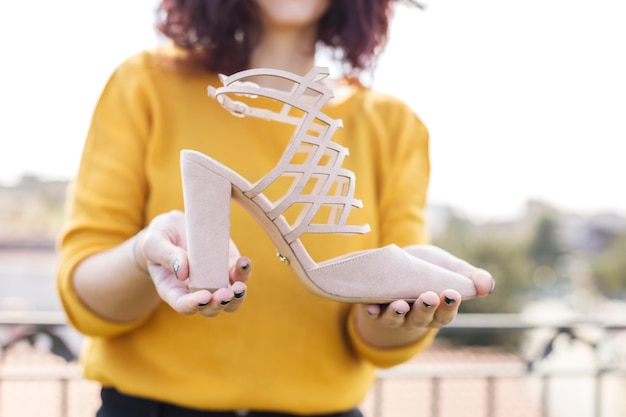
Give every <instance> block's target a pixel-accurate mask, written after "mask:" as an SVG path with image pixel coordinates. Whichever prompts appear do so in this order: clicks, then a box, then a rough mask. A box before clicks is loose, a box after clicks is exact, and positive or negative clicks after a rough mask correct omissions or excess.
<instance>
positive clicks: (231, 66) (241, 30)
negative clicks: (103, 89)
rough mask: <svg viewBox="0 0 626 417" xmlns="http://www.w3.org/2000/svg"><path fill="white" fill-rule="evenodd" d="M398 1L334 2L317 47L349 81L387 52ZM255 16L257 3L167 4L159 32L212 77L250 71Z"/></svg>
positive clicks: (257, 30) (176, 0)
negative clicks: (327, 52)
mask: <svg viewBox="0 0 626 417" xmlns="http://www.w3.org/2000/svg"><path fill="white" fill-rule="evenodd" d="M399 1H400V0H331V1H330V4H329V8H328V10H327V11H326V13H325V14H324V16H322V18H321V20H320V22H319V27H318V35H317V38H318V44H320V45H323V46H325V47H327V48H328V50H330V51H331V52H332V54H333V57H334V58H336V59H338V60H339V61H340V62H341V63H342V65H343V69H344V72H345V73H346V75H348V76H350V77H358V75H359V74H360V73H361V72H362V71H363V70H367V69H371V68H373V66H374V64H375V62H376V58H377V56H378V54H379V53H380V52H381V51H382V49H383V48H384V47H385V45H386V43H387V37H388V31H389V22H390V19H391V16H392V6H393V4H394V3H396V2H399ZM404 2H405V3H407V4H411V5H414V6H417V7H420V8H421V7H422V5H420V4H419V3H418V2H417V1H413V0H404ZM257 15H258V11H257V6H256V3H255V2H254V0H228V1H224V0H163V1H162V2H161V4H160V5H159V7H158V9H157V24H156V27H157V29H158V30H159V32H161V33H162V34H163V35H165V36H166V37H167V38H170V39H171V40H172V41H173V42H174V44H176V45H177V46H179V47H181V48H183V49H185V50H188V51H190V52H192V55H193V56H194V57H195V58H196V59H197V60H199V61H200V63H201V65H202V66H204V67H205V68H206V69H208V70H209V71H212V72H218V73H223V74H232V73H234V72H237V71H241V70H243V69H246V66H247V64H248V62H249V58H250V54H251V53H252V50H253V49H254V47H255V46H256V43H257V41H258V39H259V38H260V35H261V32H262V30H263V28H262V26H261V23H260V19H257V18H256V17H257Z"/></svg>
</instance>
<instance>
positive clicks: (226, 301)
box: [220, 299, 231, 306]
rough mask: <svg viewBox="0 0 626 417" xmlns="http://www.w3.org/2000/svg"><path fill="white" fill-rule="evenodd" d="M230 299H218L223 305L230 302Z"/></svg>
mask: <svg viewBox="0 0 626 417" xmlns="http://www.w3.org/2000/svg"><path fill="white" fill-rule="evenodd" d="M230 301H231V300H230V299H228V300H222V301H220V304H221V305H223V306H225V305H226V304H228V303H230Z"/></svg>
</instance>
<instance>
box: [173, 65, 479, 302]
mask: <svg viewBox="0 0 626 417" xmlns="http://www.w3.org/2000/svg"><path fill="white" fill-rule="evenodd" d="M328 74H329V72H328V69H326V68H321V67H314V68H313V69H311V71H310V72H309V73H308V74H307V75H306V76H304V77H301V76H297V75H294V74H291V73H288V72H285V71H279V70H274V69H255V70H246V71H242V72H239V73H236V74H234V75H231V76H220V79H221V81H222V83H223V87H220V88H217V89H216V88H213V87H209V89H208V93H209V96H211V97H213V98H215V99H216V100H217V101H218V102H219V103H220V104H221V105H222V106H223V107H224V108H226V109H227V110H229V111H230V112H231V113H233V114H234V115H235V116H238V117H246V116H252V117H257V118H261V119H266V120H275V121H279V122H282V123H287V124H291V125H293V126H295V127H296V130H295V132H294V134H293V136H292V137H291V139H290V141H289V144H288V145H287V148H286V149H285V152H284V153H283V156H282V158H281V160H280V162H279V163H278V164H277V165H276V166H275V167H274V168H273V169H272V170H271V171H270V172H269V173H268V174H267V175H266V176H265V177H263V178H262V179H261V180H259V181H258V182H256V183H255V184H251V183H249V182H248V181H247V180H246V179H244V178H243V177H241V176H240V175H239V174H238V173H236V172H234V171H233V170H231V169H230V168H228V167H226V166H224V165H222V164H220V163H219V162H217V161H215V160H213V159H212V158H210V157H208V156H206V155H204V154H202V153H200V152H196V151H192V150H183V151H182V152H181V170H182V176H183V191H184V200H185V213H186V217H187V240H188V254H189V263H190V286H191V288H192V289H199V288H204V289H208V290H211V291H213V290H215V289H217V288H221V287H226V286H228V284H229V282H228V247H229V236H230V231H229V230H230V200H231V198H233V199H234V200H235V201H237V203H239V204H240V205H241V206H243V207H244V208H245V209H246V210H247V211H248V212H249V214H250V215H251V216H252V217H253V218H254V219H255V220H256V221H257V222H258V223H259V224H260V225H261V226H263V228H264V230H265V231H266V233H267V234H268V235H269V237H270V238H271V239H272V241H273V242H274V244H275V245H276V248H277V256H278V258H279V259H280V261H282V262H283V263H284V264H285V265H288V266H289V267H291V268H292V270H293V272H294V273H295V275H296V276H297V277H298V279H299V281H300V282H301V283H302V284H303V285H304V286H305V287H306V288H308V289H309V290H310V291H311V292H313V293H314V294H316V295H319V296H321V297H325V298H328V299H331V300H335V301H341V302H347V303H380V304H382V303H389V302H391V301H393V300H397V299H404V300H407V301H414V300H415V299H417V298H418V297H419V295H420V294H422V293H423V292H425V291H429V290H430V291H435V292H437V293H439V292H441V291H442V290H444V289H449V288H450V289H455V290H457V291H459V293H460V294H461V296H462V297H463V298H470V297H473V296H475V295H476V288H475V286H474V284H473V282H472V281H471V280H470V279H469V278H465V277H462V276H460V275H458V274H456V273H454V272H451V271H448V270H446V269H444V268H440V267H438V266H435V265H433V264H429V263H427V262H425V261H423V260H421V259H419V258H416V257H414V256H411V255H410V254H409V253H408V252H406V251H405V250H403V249H401V248H400V247H398V246H396V245H388V246H385V247H383V248H380V249H373V250H366V251H359V252H354V253H350V254H347V255H344V256H341V257H338V258H334V259H330V260H327V261H324V262H320V263H316V262H315V261H314V260H313V259H312V258H311V257H310V256H309V254H308V252H307V250H306V249H305V248H304V246H303V245H302V243H301V242H300V240H299V237H300V236H301V235H302V234H304V233H341V234H346V233H348V234H354V233H358V234H362V233H367V232H368V231H369V226H368V225H361V226H353V225H348V224H346V221H347V218H348V214H349V212H350V210H351V208H359V207H361V202H360V201H359V200H357V199H355V198H354V181H355V177H354V174H353V173H352V172H351V171H348V170H346V169H344V168H341V165H342V162H343V160H344V158H345V157H346V156H347V155H348V149H347V148H345V147H343V146H341V145H339V144H337V143H335V142H333V141H332V136H333V134H334V132H335V131H336V130H337V129H338V128H340V127H342V123H341V120H335V119H332V118H330V117H328V116H327V115H326V114H324V113H322V112H321V109H322V106H323V105H324V104H325V103H326V102H327V101H328V100H329V99H330V98H332V91H331V90H330V89H329V88H327V87H326V86H325V85H324V84H322V83H321V82H320V81H321V80H322V79H324V78H325V77H327V76H328ZM255 76H273V77H280V78H282V79H284V80H288V81H290V82H292V83H293V88H292V89H291V91H288V92H286V91H279V90H274V89H268V88H261V87H259V86H258V85H256V84H253V83H251V82H249V81H247V80H248V79H249V78H250V77H255ZM231 95H233V96H236V95H246V96H250V97H256V96H261V97H267V98H270V99H274V100H277V101H278V102H281V103H284V104H283V106H282V109H281V110H280V112H274V111H271V110H268V109H261V108H255V107H250V106H248V105H246V104H245V103H243V102H241V101H237V100H236V99H233V98H231ZM293 109H298V110H300V111H301V112H302V113H303V114H302V115H294V113H293ZM296 155H299V156H301V155H304V156H305V157H304V160H302V158H300V159H297V157H296ZM285 176H287V177H291V178H292V179H293V181H292V183H291V188H290V189H289V191H288V192H287V193H286V194H285V195H284V196H283V197H282V198H281V199H279V200H277V201H270V200H269V199H268V198H266V197H265V196H264V195H263V191H264V190H266V189H267V188H268V187H269V186H270V185H271V184H272V183H273V182H274V181H276V180H277V179H278V178H281V177H285ZM311 185H313V186H312V190H310V189H309V188H311V187H310V186H311ZM307 187H308V188H307ZM305 188H306V189H307V192H306V193H305V194H303V193H302V192H303V190H304V189H305ZM294 205H295V206H297V207H301V211H300V212H299V215H298V218H297V219H296V220H295V221H294V222H293V224H289V223H288V222H287V220H286V219H285V218H284V217H283V213H284V212H285V211H286V210H287V209H288V208H290V207H292V206H294ZM322 207H326V208H330V211H331V214H330V216H329V218H328V221H327V223H325V224H319V223H314V221H313V219H314V218H315V215H316V213H317V212H318V210H319V209H320V208H322Z"/></svg>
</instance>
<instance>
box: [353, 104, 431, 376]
mask: <svg viewBox="0 0 626 417" xmlns="http://www.w3.org/2000/svg"><path fill="white" fill-rule="evenodd" d="M383 97H384V99H383V100H381V101H380V102H378V103H377V107H376V108H375V109H374V111H372V112H371V114H370V115H369V116H370V121H371V123H373V128H374V130H375V131H377V132H380V133H379V136H380V138H378V141H379V145H378V149H379V150H380V152H379V153H378V161H377V163H378V164H379V166H378V172H379V175H378V184H379V190H378V213H379V224H380V242H379V245H380V246H381V247H382V246H384V245H388V244H392V243H394V244H396V245H398V246H400V247H404V246H407V245H411V244H421V243H427V241H428V239H429V237H428V233H427V228H426V215H425V213H426V196H427V191H428V183H429V178H430V159H429V146H428V145H429V136H428V131H427V129H426V127H425V126H424V124H423V123H422V121H421V120H420V119H419V118H418V116H417V115H416V114H415V113H414V112H413V111H412V110H411V109H410V108H409V107H408V106H407V105H405V104H404V103H402V102H400V101H399V100H397V99H394V98H391V97H388V96H383ZM381 142H382V143H381ZM354 310H355V309H354V308H353V309H352V310H351V314H350V317H349V319H348V334H349V337H350V340H351V342H352V345H353V347H354V349H355V351H356V352H357V354H359V355H360V356H361V357H363V358H364V359H366V360H368V361H369V362H371V363H372V364H374V365H375V366H377V367H390V366H395V365H398V364H400V363H402V362H405V361H407V360H409V359H411V358H412V357H413V356H415V355H416V354H418V353H419V352H421V351H422V350H423V349H425V348H426V347H427V346H428V345H429V344H430V342H431V341H432V339H433V338H434V337H435V335H436V334H437V332H436V331H435V330H431V331H429V332H428V333H427V334H426V336H425V337H423V338H422V339H421V340H420V341H418V342H416V343H414V344H412V345H408V346H403V347H399V348H396V349H376V348H374V347H372V346H369V345H367V344H366V343H365V342H364V341H363V340H362V339H361V338H360V337H359V335H358V333H357V331H356V328H355V325H354V316H353V315H354Z"/></svg>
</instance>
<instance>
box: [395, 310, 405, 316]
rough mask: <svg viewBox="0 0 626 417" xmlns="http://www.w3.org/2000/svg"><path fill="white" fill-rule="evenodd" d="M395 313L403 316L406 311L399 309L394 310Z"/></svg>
mask: <svg viewBox="0 0 626 417" xmlns="http://www.w3.org/2000/svg"><path fill="white" fill-rule="evenodd" d="M395 313H396V315H397V316H404V315H405V314H406V312H404V311H400V310H396V311H395Z"/></svg>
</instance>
